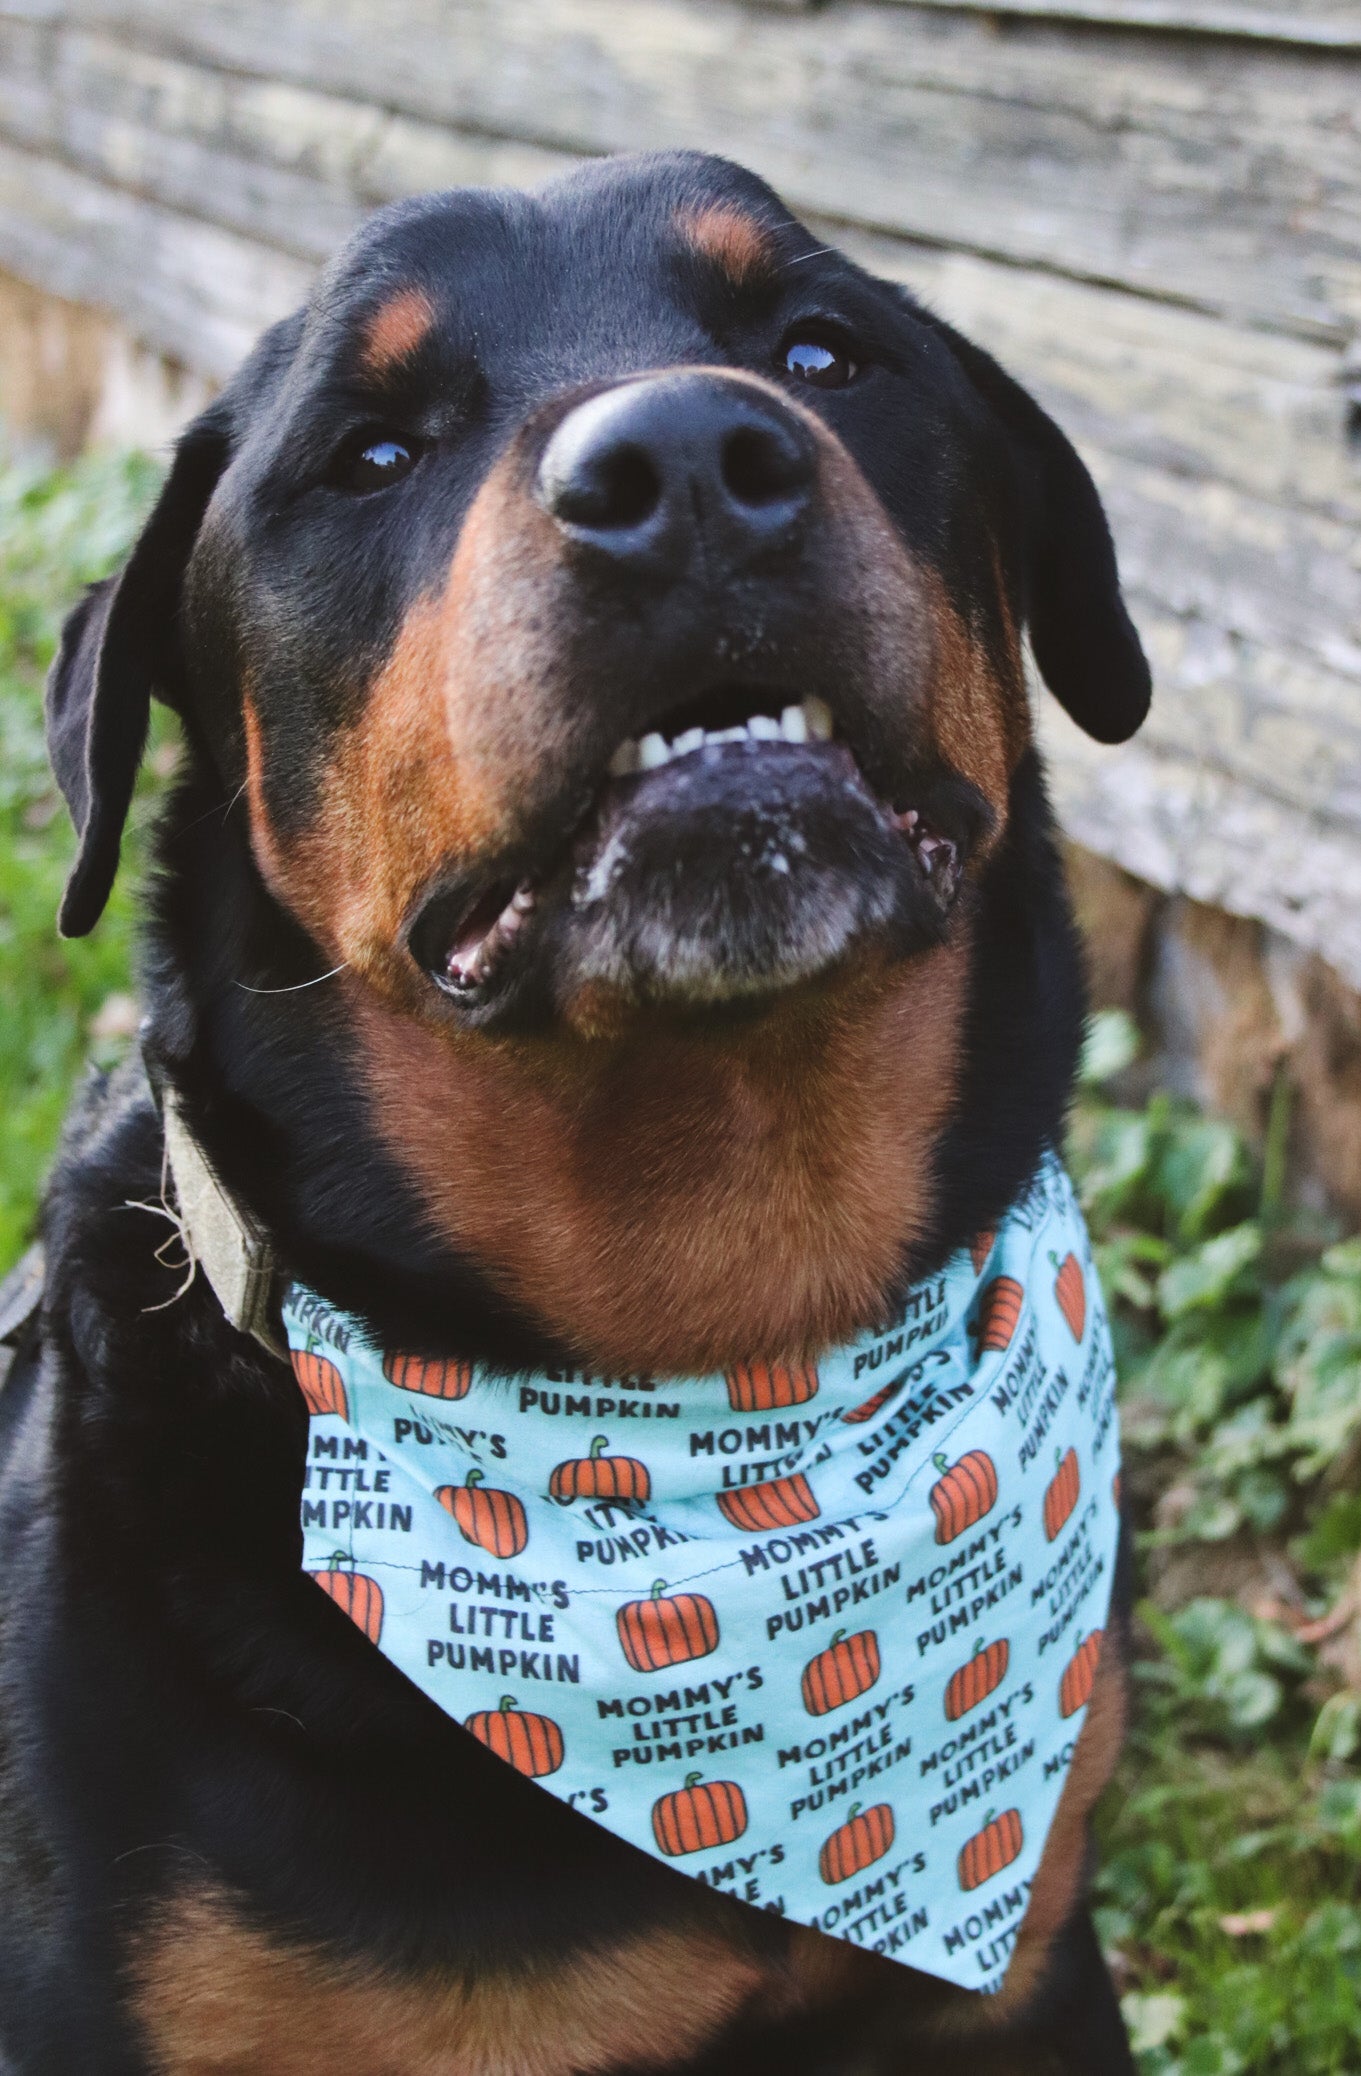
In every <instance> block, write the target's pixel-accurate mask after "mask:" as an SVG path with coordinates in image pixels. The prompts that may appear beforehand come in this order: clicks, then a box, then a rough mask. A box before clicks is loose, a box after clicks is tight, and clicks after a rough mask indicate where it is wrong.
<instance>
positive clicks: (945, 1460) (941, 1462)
mask: <svg viewBox="0 0 1361 2076" xmlns="http://www.w3.org/2000/svg"><path fill="white" fill-rule="evenodd" d="M931 1461H932V1463H933V1464H934V1465H935V1467H936V1469H937V1470H938V1471H945V1470H949V1468H950V1459H949V1457H948V1456H947V1455H946V1454H945V1451H944V1450H943V1449H941V1450H938V1451H937V1452H936V1454H935V1455H934V1456H933V1457H932V1458H931Z"/></svg>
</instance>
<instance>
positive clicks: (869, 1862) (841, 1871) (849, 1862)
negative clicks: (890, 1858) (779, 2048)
mask: <svg viewBox="0 0 1361 2076" xmlns="http://www.w3.org/2000/svg"><path fill="white" fill-rule="evenodd" d="M895 1828H896V1827H895V1825H894V1822H893V1811H892V1810H891V1809H890V1807H889V1805H888V1803H887V1802H876V1803H875V1804H874V1806H873V1808H872V1809H862V1808H861V1807H860V1804H859V1803H858V1802H853V1803H852V1804H851V1810H850V1815H849V1816H848V1817H847V1819H846V1821H845V1823H844V1824H842V1826H841V1828H840V1829H839V1830H837V1831H833V1833H832V1835H831V1837H830V1838H826V1839H824V1840H823V1844H822V1850H821V1852H820V1853H819V1854H818V1873H819V1874H820V1875H821V1876H822V1878H823V1880H824V1881H825V1882H827V1883H829V1884H830V1883H832V1882H838V1881H849V1880H850V1878H851V1876H852V1875H853V1874H860V1873H862V1872H863V1870H864V1869H865V1868H866V1867H872V1866H873V1865H874V1863H875V1861H876V1860H882V1859H883V1857H884V1854H885V1853H886V1852H887V1851H888V1849H889V1847H890V1846H891V1845H892V1843H893V1837H894V1831H895Z"/></svg>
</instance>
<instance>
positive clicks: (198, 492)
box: [47, 407, 227, 937]
mask: <svg viewBox="0 0 1361 2076" xmlns="http://www.w3.org/2000/svg"><path fill="white" fill-rule="evenodd" d="M226 460H227V438H226V432H225V427H224V425H223V424H222V423H220V422H219V420H218V418H217V416H216V415H215V413H214V411H213V409H212V408H211V407H210V409H209V410H208V411H207V412H205V414H204V416H203V417H202V418H200V419H199V420H198V421H197V422H196V423H195V424H194V425H192V426H191V427H190V428H189V430H188V432H186V433H185V434H184V436H183V438H182V439H181V440H180V443H179V446H178V447H177V449H176V452H175V462H174V466H173V467H172V469H171V471H170V474H169V477H168V478H167V480H166V484H165V488H164V489H163V490H162V492H161V495H160V497H159V499H158V500H157V503H156V507H155V510H154V511H153V512H152V514H151V517H150V518H149V519H148V520H147V523H146V525H145V527H144V528H143V530H142V534H141V537H140V539H139V540H138V542H137V545H136V547H135V548H134V549H133V551H132V554H131V555H130V556H129V558H128V561H127V563H126V565H125V566H124V568H123V571H122V573H121V575H119V576H116V577H106V578H105V580H104V582H103V583H102V584H94V585H92V586H91V588H90V590H89V591H88V592H87V593H86V595H85V597H84V598H83V599H82V600H81V602H80V604H79V605H78V606H77V607H76V609H75V611H74V612H73V613H72V614H71V616H70V618H69V619H68V620H67V622H66V626H65V628H64V630H63V632H62V639H61V647H60V649H59V650H58V652H57V657H56V660H55V662H54V663H53V665H52V668H51V671H50V672H49V673H48V679H47V751H48V756H49V757H50V758H51V761H52V769H53V771H54V773H55V774H56V779H57V784H58V785H59V786H60V787H61V790H62V793H63V795H64V796H65V799H66V805H67V807H68V808H69V809H70V811H71V819H72V821H73V822H74V823H75V825H76V834H77V836H78V838H79V840H80V841H79V848H78V849H77V852H76V862H75V865H74V866H73V867H72V870H71V876H70V878H69V879H68V880H67V882H66V892H65V895H64V896H63V898H62V904H61V913H60V915H59V917H58V919H57V920H58V927H59V928H60V930H61V933H62V935H63V936H64V937H83V936H84V935H85V933H86V931H87V930H92V929H93V928H94V926H95V924H96V923H97V922H98V921H99V918H100V916H101V915H102V914H103V911H104V904H105V902H106V901H107V900H108V898H109V890H110V888H111V887H112V886H113V881H114V874H115V873H116V872H117V870H118V850H119V844H120V841H121V839H122V834H123V824H124V822H125V820H126V819H127V812H128V804H129V802H130V801H131V799H132V789H133V785H134V784H135V782H136V778H137V767H138V765H139V764H140V763H141V761H142V750H143V748H144V746H145V744H146V734H147V723H148V721H149V720H150V716H151V695H152V693H153V692H155V693H156V694H157V695H158V696H159V697H160V698H162V699H164V700H165V701H166V702H167V704H169V705H171V706H174V705H176V704H177V702H178V691H179V661H178V644H177V633H176V622H177V617H178V607H179V596H180V585H181V582H182V580H183V577H184V572H185V567H186V565H187V563H188V561H189V555H190V551H191V550H192V548H193V545H194V539H195V536H196V535H197V533H198V529H199V525H200V523H201V521H202V518H203V514H204V512H205V510H206V509H207V505H208V500H209V498H210V497H211V496H212V494H213V488H214V486H215V484H216V483H217V480H218V478H219V476H220V475H221V474H222V470H223V468H224V467H225V465H226Z"/></svg>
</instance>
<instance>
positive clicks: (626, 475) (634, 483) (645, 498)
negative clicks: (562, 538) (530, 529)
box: [544, 441, 662, 532]
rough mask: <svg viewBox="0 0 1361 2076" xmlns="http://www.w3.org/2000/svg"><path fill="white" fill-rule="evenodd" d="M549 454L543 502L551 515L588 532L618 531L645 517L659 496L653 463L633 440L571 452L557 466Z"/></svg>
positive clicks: (648, 517) (638, 523) (660, 493)
mask: <svg viewBox="0 0 1361 2076" xmlns="http://www.w3.org/2000/svg"><path fill="white" fill-rule="evenodd" d="M555 458H556V457H554V456H552V454H551V452H550V456H549V457H548V461H547V466H546V468H545V472H544V474H545V480H544V502H545V503H546V504H547V506H548V509H549V511H550V512H551V513H552V514H553V516H554V518H555V519H560V520H563V521H565V523H566V524H567V525H569V526H581V527H587V528H589V529H590V530H591V531H593V532H608V531H610V530H611V529H615V528H618V529H619V530H621V531H623V530H626V529H628V528H630V527H635V526H641V525H642V524H643V522H644V521H645V520H647V519H650V518H651V517H652V515H653V513H654V512H655V511H656V509H657V507H658V505H659V504H660V503H661V499H662V479H661V476H660V474H659V472H658V470H657V466H656V463H655V462H654V461H653V460H652V458H651V456H650V455H648V454H647V453H646V452H645V451H644V450H643V448H641V447H639V446H636V445H635V444H634V443H633V442H632V441H621V442H620V443H619V444H618V445H617V446H610V447H606V448H603V449H597V450H596V451H595V452H594V453H589V452H588V453H586V454H581V455H578V456H576V457H575V466H570V467H568V468H566V469H563V470H559V469H558V468H555V467H553V465H552V463H553V460H554V459H555Z"/></svg>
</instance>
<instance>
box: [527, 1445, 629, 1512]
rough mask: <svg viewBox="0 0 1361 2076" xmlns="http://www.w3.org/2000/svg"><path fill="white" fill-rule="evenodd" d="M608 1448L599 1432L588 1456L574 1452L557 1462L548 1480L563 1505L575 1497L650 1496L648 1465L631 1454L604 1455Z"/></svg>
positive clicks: (619, 1497) (554, 1495)
mask: <svg viewBox="0 0 1361 2076" xmlns="http://www.w3.org/2000/svg"><path fill="white" fill-rule="evenodd" d="M608 1448H609V1442H608V1440H607V1439H606V1437H605V1436H604V1435H603V1434H598V1435H597V1436H596V1438H595V1440H594V1441H593V1442H592V1443H591V1453H590V1455H589V1456H574V1457H571V1458H569V1460H568V1461H567V1462H566V1463H560V1464H558V1466H557V1467H556V1469H555V1470H554V1472H553V1475H552V1476H551V1477H550V1479H549V1480H548V1489H549V1491H550V1492H551V1493H552V1495H553V1497H554V1499H557V1500H561V1502H562V1504H563V1505H564V1506H567V1505H568V1504H569V1503H570V1502H571V1501H572V1500H574V1499H629V1500H639V1501H642V1500H646V1499H650V1498H651V1496H652V1478H651V1476H650V1474H649V1472H648V1468H647V1465H646V1464H645V1463H639V1462H638V1460H637V1458H636V1457H633V1456H606V1455H605V1454H604V1451H605V1450H606V1449H608Z"/></svg>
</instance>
